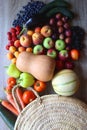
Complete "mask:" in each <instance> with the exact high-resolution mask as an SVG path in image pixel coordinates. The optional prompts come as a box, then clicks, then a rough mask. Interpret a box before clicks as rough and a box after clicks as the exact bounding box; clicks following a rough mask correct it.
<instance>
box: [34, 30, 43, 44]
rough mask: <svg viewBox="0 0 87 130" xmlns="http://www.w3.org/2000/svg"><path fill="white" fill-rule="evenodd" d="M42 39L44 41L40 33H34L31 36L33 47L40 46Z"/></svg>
mask: <svg viewBox="0 0 87 130" xmlns="http://www.w3.org/2000/svg"><path fill="white" fill-rule="evenodd" d="M43 39H44V37H43V35H42V34H41V33H38V32H36V33H34V34H33V35H32V41H33V44H34V45H38V44H41V43H42V41H43Z"/></svg>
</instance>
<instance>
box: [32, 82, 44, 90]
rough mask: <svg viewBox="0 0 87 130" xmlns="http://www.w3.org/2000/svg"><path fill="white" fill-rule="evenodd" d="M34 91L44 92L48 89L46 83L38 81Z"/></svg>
mask: <svg viewBox="0 0 87 130" xmlns="http://www.w3.org/2000/svg"><path fill="white" fill-rule="evenodd" d="M34 89H35V90H36V91H37V92H42V91H44V90H45V89H46V83H45V82H42V81H39V80H37V81H36V82H35V84H34Z"/></svg>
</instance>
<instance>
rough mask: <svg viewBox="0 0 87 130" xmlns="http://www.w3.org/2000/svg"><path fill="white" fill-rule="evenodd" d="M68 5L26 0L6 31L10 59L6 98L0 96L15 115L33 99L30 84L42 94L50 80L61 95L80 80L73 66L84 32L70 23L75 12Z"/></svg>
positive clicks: (58, 0)
mask: <svg viewBox="0 0 87 130" xmlns="http://www.w3.org/2000/svg"><path fill="white" fill-rule="evenodd" d="M69 7H70V4H69V3H68V2H65V1H64V0H54V1H52V2H50V3H48V4H45V3H44V2H41V1H35V2H29V3H28V4H27V5H26V6H24V7H23V10H21V11H20V12H19V13H18V14H17V19H16V20H14V21H13V26H12V27H11V28H10V30H9V31H8V32H7V37H8V44H7V45H6V50H7V58H8V60H10V61H11V62H10V65H8V68H7V74H8V79H7V85H6V87H5V88H4V91H5V93H6V99H2V100H1V104H2V106H1V107H5V108H6V110H5V111H6V112H7V109H8V110H10V111H11V112H12V113H13V116H14V115H16V116H18V115H19V113H20V112H21V111H22V110H23V109H24V107H25V106H26V105H27V104H29V103H30V102H32V101H33V100H35V99H36V95H35V93H34V92H33V91H32V90H29V87H32V88H33V89H34V90H35V91H36V92H37V93H39V94H41V92H44V91H45V90H46V88H47V83H48V81H52V87H53V89H54V91H55V92H56V93H58V94H60V95H65V96H71V95H73V94H74V93H75V92H76V91H77V90H78V86H79V80H78V76H77V74H76V73H75V72H74V67H75V62H76V61H78V60H79V59H80V53H81V51H82V49H83V48H84V44H83V40H84V35H85V32H84V30H83V29H82V28H81V27H79V26H73V25H72V24H71V20H72V19H73V18H74V13H73V12H72V11H71V9H70V8H69ZM63 70H64V71H63ZM69 73H70V75H69ZM68 75H69V76H68ZM60 76H61V77H60ZM61 82H63V84H62V83H61ZM71 82H72V83H71ZM68 83H71V86H70V88H68V89H66V84H68ZM64 86H65V88H64ZM1 107H0V109H1ZM5 108H4V109H5ZM0 111H1V113H2V114H3V111H2V110H0ZM12 113H11V114H12ZM3 116H5V115H3ZM6 120H7V119H6ZM13 127H14V126H13Z"/></svg>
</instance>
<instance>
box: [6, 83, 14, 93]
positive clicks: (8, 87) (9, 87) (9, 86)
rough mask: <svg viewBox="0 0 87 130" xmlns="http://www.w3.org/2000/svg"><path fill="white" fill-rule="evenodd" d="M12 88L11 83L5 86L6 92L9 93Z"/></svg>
mask: <svg viewBox="0 0 87 130" xmlns="http://www.w3.org/2000/svg"><path fill="white" fill-rule="evenodd" d="M12 88H13V86H12V85H8V86H7V87H6V88H5V90H6V92H7V93H11V91H12Z"/></svg>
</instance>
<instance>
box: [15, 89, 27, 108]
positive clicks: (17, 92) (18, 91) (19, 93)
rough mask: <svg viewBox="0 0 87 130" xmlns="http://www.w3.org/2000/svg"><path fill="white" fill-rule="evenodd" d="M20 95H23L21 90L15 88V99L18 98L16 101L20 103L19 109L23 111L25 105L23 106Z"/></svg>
mask: <svg viewBox="0 0 87 130" xmlns="http://www.w3.org/2000/svg"><path fill="white" fill-rule="evenodd" d="M22 95H23V91H22V89H21V88H20V87H17V88H16V96H17V98H18V100H19V103H20V105H21V108H22V109H23V108H24V107H25V104H24V102H23V100H22Z"/></svg>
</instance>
